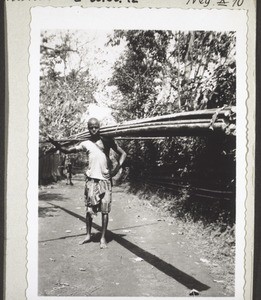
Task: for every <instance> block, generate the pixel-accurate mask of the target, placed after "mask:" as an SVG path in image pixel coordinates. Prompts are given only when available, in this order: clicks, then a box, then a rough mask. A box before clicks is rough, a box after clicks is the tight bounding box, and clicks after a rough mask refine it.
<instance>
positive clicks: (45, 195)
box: [38, 191, 68, 201]
mask: <svg viewBox="0 0 261 300" xmlns="http://www.w3.org/2000/svg"><path fill="white" fill-rule="evenodd" d="M38 198H39V201H51V200H55V201H62V200H65V199H68V198H66V197H64V195H61V194H58V193H51V192H49V191H48V192H40V193H39V196H38Z"/></svg>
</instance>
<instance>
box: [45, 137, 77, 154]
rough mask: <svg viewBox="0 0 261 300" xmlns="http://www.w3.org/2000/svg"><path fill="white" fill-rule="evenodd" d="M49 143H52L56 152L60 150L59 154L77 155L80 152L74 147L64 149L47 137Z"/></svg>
mask: <svg viewBox="0 0 261 300" xmlns="http://www.w3.org/2000/svg"><path fill="white" fill-rule="evenodd" d="M49 142H50V143H52V144H53V145H54V146H55V148H56V149H57V150H60V151H61V152H63V153H65V154H70V153H77V152H79V151H80V149H79V148H78V147H75V146H72V147H69V148H65V147H63V146H62V145H61V144H59V143H58V142H57V141H55V140H53V139H52V138H51V137H49Z"/></svg>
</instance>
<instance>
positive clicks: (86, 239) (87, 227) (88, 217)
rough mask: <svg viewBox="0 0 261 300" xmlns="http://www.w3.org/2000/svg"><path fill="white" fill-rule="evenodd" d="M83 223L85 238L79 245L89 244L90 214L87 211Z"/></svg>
mask: <svg viewBox="0 0 261 300" xmlns="http://www.w3.org/2000/svg"><path fill="white" fill-rule="evenodd" d="M85 223H86V237H85V239H84V240H83V241H82V242H80V245H82V244H86V243H88V242H90V240H91V231H92V214H91V213H89V212H88V211H87V213H86V219H85Z"/></svg>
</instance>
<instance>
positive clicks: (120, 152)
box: [111, 143, 127, 176]
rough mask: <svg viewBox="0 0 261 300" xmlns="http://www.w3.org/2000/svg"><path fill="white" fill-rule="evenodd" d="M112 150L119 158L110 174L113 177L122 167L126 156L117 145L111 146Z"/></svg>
mask: <svg viewBox="0 0 261 300" xmlns="http://www.w3.org/2000/svg"><path fill="white" fill-rule="evenodd" d="M112 149H113V150H114V151H115V152H116V153H117V154H118V155H119V156H120V157H119V160H118V165H117V166H116V168H115V169H114V170H113V171H112V174H111V175H112V176H115V175H116V174H117V173H118V171H119V170H120V168H121V167H122V165H123V163H124V161H125V159H126V157H127V154H126V152H125V151H124V150H123V149H122V148H121V147H120V146H119V145H118V144H117V143H114V144H113V146H112Z"/></svg>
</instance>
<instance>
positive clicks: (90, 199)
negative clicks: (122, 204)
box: [84, 177, 112, 214]
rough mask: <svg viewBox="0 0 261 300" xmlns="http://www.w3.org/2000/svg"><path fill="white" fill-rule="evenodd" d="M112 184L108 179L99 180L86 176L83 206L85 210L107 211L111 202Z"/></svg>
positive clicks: (91, 211)
mask: <svg viewBox="0 0 261 300" xmlns="http://www.w3.org/2000/svg"><path fill="white" fill-rule="evenodd" d="M111 190H112V184H111V181H110V180H99V179H93V178H89V177H86V181H85V191H84V195H85V206H86V210H87V212H90V213H94V214H96V213H97V212H102V213H109V212H110V211H111V202H112V192H111Z"/></svg>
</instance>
